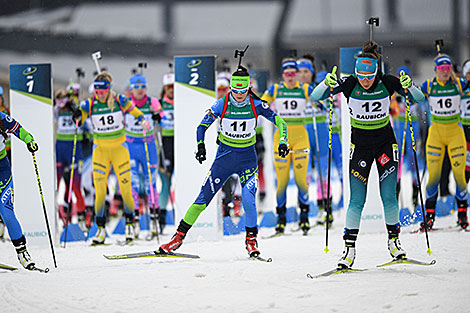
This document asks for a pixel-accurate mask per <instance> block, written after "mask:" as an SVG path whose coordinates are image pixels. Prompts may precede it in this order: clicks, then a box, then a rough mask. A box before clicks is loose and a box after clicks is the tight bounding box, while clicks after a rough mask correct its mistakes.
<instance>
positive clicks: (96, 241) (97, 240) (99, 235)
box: [91, 226, 106, 245]
mask: <svg viewBox="0 0 470 313" xmlns="http://www.w3.org/2000/svg"><path fill="white" fill-rule="evenodd" d="M105 239H106V229H105V228H104V226H98V230H97V231H96V235H95V237H93V238H92V239H91V244H92V245H102V244H104V240H105Z"/></svg>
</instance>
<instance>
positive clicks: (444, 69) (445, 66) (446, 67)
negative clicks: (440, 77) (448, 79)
mask: <svg viewBox="0 0 470 313" xmlns="http://www.w3.org/2000/svg"><path fill="white" fill-rule="evenodd" d="M436 69H437V70H439V71H441V72H448V71H450V70H451V69H452V65H450V64H443V65H438V66H436Z"/></svg>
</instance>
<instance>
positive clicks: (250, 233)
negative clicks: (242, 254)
mask: <svg viewBox="0 0 470 313" xmlns="http://www.w3.org/2000/svg"><path fill="white" fill-rule="evenodd" d="M257 235H258V229H257V228H256V227H247V228H246V238H245V244H246V251H248V255H249V256H250V257H257V256H259V255H260V252H259V250H258V241H256V236H257Z"/></svg>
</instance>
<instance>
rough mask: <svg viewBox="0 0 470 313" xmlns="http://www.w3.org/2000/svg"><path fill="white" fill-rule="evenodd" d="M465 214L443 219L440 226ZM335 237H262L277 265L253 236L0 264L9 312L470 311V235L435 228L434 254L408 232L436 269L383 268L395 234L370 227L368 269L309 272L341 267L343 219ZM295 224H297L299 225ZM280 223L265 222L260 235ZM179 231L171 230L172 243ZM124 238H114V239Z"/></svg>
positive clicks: (80, 249)
mask: <svg viewBox="0 0 470 313" xmlns="http://www.w3.org/2000/svg"><path fill="white" fill-rule="evenodd" d="M455 220H456V217H455V214H454V216H449V217H445V218H440V219H438V220H437V223H436V224H438V225H439V226H440V227H444V226H449V225H453V224H454V223H455ZM337 221H338V222H337V224H335V227H334V228H333V229H332V230H331V232H330V236H329V248H330V252H329V253H328V254H325V252H324V251H323V249H324V242H325V231H324V228H322V227H316V228H314V229H312V231H311V233H310V235H309V236H302V234H301V232H296V233H293V234H292V235H291V236H285V237H280V238H272V239H260V240H259V247H260V249H261V252H262V254H261V255H262V256H263V257H266V258H267V257H272V258H273V262H272V263H263V262H257V261H252V260H249V259H248V256H247V254H246V251H245V248H244V236H243V235H237V236H230V237H224V238H223V239H222V240H220V241H217V242H210V241H201V240H199V241H196V242H195V241H193V242H189V241H188V242H186V243H185V244H184V245H183V246H182V248H181V249H180V250H181V251H180V250H178V251H179V252H183V253H184V252H185V253H194V254H199V255H200V256H201V259H198V260H181V259H165V258H146V259H136V260H113V261H111V260H106V259H105V258H104V257H103V256H102V255H103V254H120V253H126V252H139V251H148V250H152V249H156V247H157V243H156V242H155V241H153V242H146V241H138V242H137V243H136V244H135V245H134V246H129V247H120V246H117V245H111V246H105V247H88V246H87V245H86V244H85V243H83V242H78V243H69V244H67V248H66V249H63V248H60V247H58V246H57V247H56V255H57V263H58V266H59V268H58V269H54V268H53V264H52V260H51V255H50V250H49V248H48V247H31V248H30V252H31V254H32V256H33V258H34V259H35V260H36V262H37V265H38V266H44V267H46V266H48V267H49V268H50V269H51V271H50V272H49V273H48V274H42V273H37V272H27V271H25V270H23V269H20V270H19V271H17V272H5V271H0V274H1V276H0V279H1V282H2V284H1V285H2V288H1V289H0V290H1V296H0V307H1V312H4V313H9V312H15V313H16V312H28V313H30V312H97V311H99V312H116V313H119V312H123V313H124V312H155V311H156V310H159V311H162V312H188V311H190V312H224V313H225V312H227V313H229V312H248V313H261V312H269V313H271V312H272V313H277V312H293V311H295V312H312V311H313V310H314V311H316V312H361V313H363V312H404V311H408V312H413V313H419V312H423V313H424V312H426V313H429V312H453V313H458V312H468V307H469V306H470V300H469V297H468V296H467V293H468V291H467V290H468V287H467V286H468V281H469V280H470V259H469V258H468V256H469V252H468V248H469V247H470V245H469V239H470V233H462V232H457V231H455V232H432V233H430V234H429V239H430V244H431V249H432V251H433V254H432V256H428V255H427V254H426V250H427V249H426V241H425V235H424V234H410V233H407V232H409V231H411V230H412V229H416V228H417V227H418V226H417V225H413V226H410V227H408V228H405V229H404V230H405V231H404V233H402V236H401V241H402V245H403V247H404V248H405V249H406V251H407V252H408V256H409V257H410V258H415V259H418V260H426V261H430V260H432V259H436V260H437V263H436V264H435V265H433V266H429V267H426V266H416V265H395V266H389V267H385V268H376V267H375V266H376V265H377V264H381V263H385V262H387V261H388V260H390V256H389V254H388V251H387V248H386V240H387V235H386V234H385V233H370V234H362V233H361V234H360V235H359V239H358V242H357V257H356V262H355V264H354V267H355V268H367V269H369V270H368V271H366V272H361V273H349V274H339V275H334V276H331V277H324V278H317V279H309V278H307V277H306V274H307V273H308V272H309V273H311V274H320V273H323V272H325V271H327V270H330V269H332V268H333V267H334V266H335V264H336V261H337V259H338V258H339V256H340V255H341V252H342V248H343V241H342V238H341V237H342V227H340V226H341V225H340V222H339V219H338V220H337ZM293 226H294V224H292V226H290V227H288V229H290V228H292V227H293ZM273 231H274V230H273V229H272V228H270V229H261V231H260V236H267V235H269V234H271V233H272V232H273ZM170 234H171V231H170V229H168V230H167V235H164V236H162V238H160V239H161V241H162V242H164V241H166V240H168V239H169V238H170ZM117 237H118V236H116V238H114V237H112V238H110V240H109V242H113V241H114V240H115V239H117ZM0 251H2V253H1V256H2V257H1V260H0V262H1V263H5V264H9V265H14V266H18V264H17V260H16V255H15V253H14V249H13V247H12V246H11V243H9V242H5V243H0Z"/></svg>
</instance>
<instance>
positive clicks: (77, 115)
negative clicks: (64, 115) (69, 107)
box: [72, 109, 82, 123]
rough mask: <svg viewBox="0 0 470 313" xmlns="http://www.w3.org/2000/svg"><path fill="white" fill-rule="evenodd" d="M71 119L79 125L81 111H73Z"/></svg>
mask: <svg viewBox="0 0 470 313" xmlns="http://www.w3.org/2000/svg"><path fill="white" fill-rule="evenodd" d="M72 119H73V121H74V122H77V121H78V123H80V121H81V119H82V111H80V110H78V109H77V110H74V111H72Z"/></svg>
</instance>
